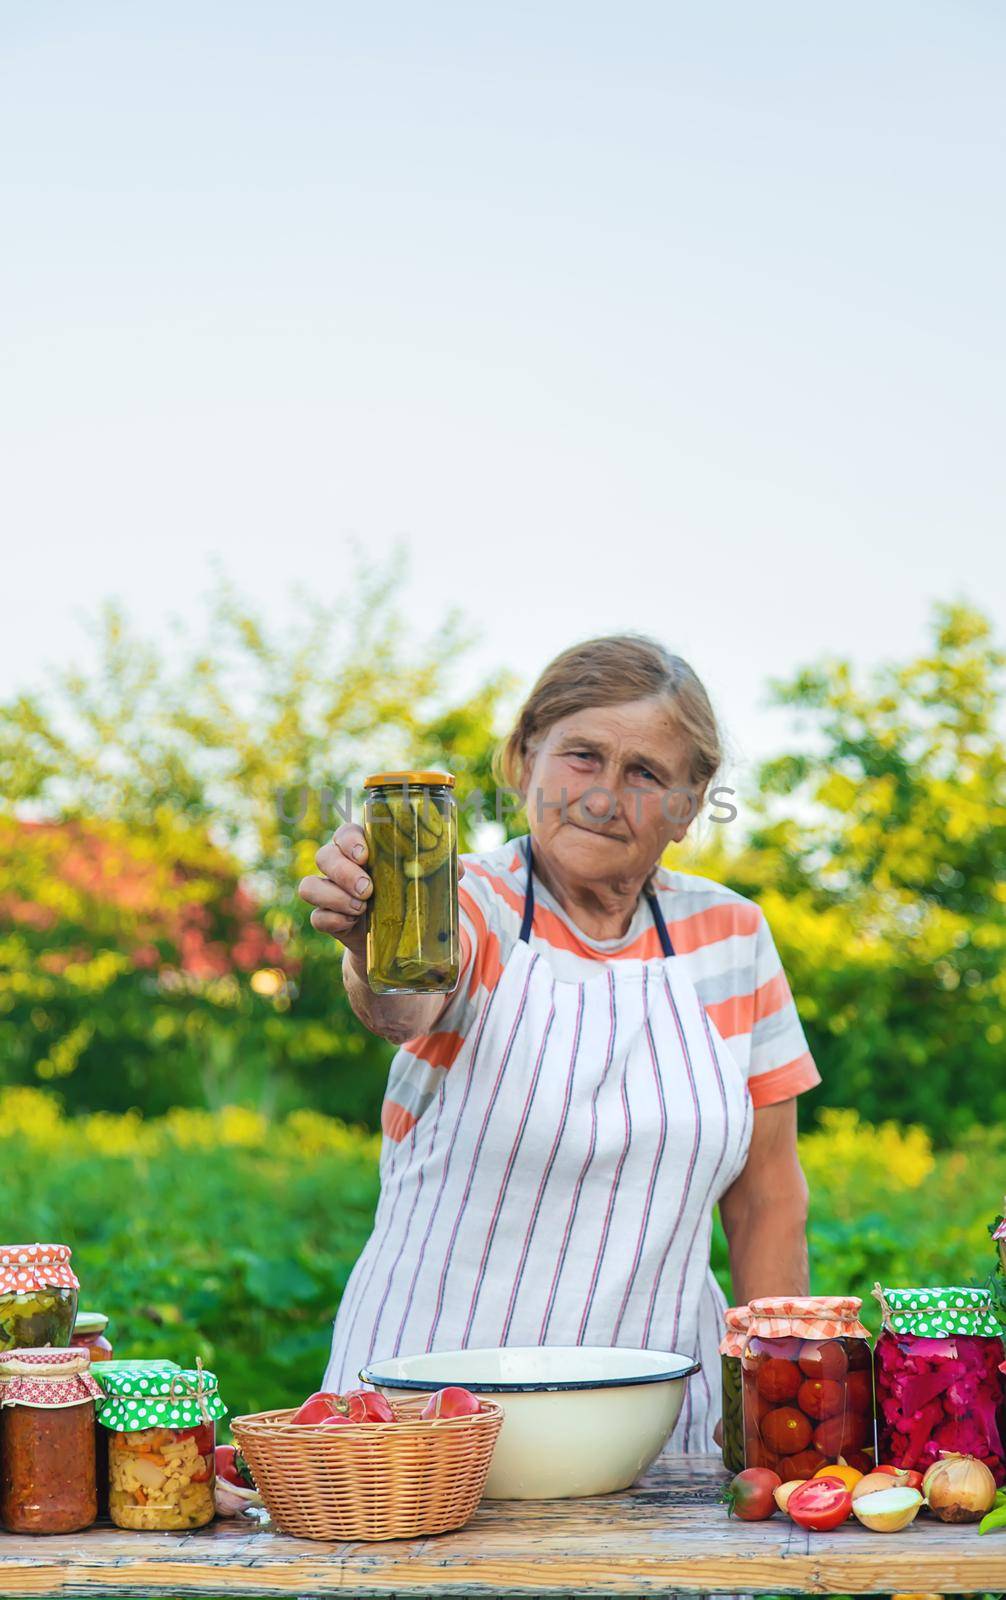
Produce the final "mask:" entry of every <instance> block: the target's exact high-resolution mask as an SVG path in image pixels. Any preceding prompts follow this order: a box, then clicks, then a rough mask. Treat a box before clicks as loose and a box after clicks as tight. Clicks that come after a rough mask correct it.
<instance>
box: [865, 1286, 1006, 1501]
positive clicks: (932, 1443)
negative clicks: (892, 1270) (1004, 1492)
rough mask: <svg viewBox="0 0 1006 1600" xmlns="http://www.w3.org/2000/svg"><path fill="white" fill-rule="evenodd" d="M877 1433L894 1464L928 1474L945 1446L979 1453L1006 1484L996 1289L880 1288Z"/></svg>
mask: <svg viewBox="0 0 1006 1600" xmlns="http://www.w3.org/2000/svg"><path fill="white" fill-rule="evenodd" d="M873 1292H874V1294H875V1295H876V1297H877V1299H878V1300H879V1302H880V1306H881V1310H882V1312H883V1326H882V1328H881V1331H880V1334H879V1336H878V1338H877V1346H876V1349H875V1351H874V1367H875V1375H876V1386H877V1436H878V1446H879V1449H880V1453H881V1455H882V1456H883V1459H884V1460H885V1461H890V1462H891V1463H892V1465H893V1466H896V1467H905V1468H907V1469H908V1470H909V1471H911V1472H925V1470H926V1468H927V1467H929V1466H931V1465H932V1464H933V1462H934V1461H936V1460H938V1459H939V1454H940V1451H943V1450H946V1451H951V1452H954V1453H956V1454H960V1455H969V1456H977V1457H978V1459H979V1460H980V1461H984V1463H985V1465H986V1466H987V1467H988V1468H989V1470H990V1471H991V1473H992V1475H993V1477H994V1478H995V1480H996V1483H997V1484H1002V1483H1006V1448H1004V1443H1006V1387H1004V1383H1006V1380H1004V1378H1003V1374H1002V1372H1001V1371H1000V1370H999V1368H1000V1363H1001V1362H1002V1360H1003V1341H1002V1337H1001V1334H1002V1329H1001V1328H1000V1326H999V1323H998V1322H997V1321H996V1318H995V1315H994V1312H993V1306H992V1293H991V1291H990V1290H989V1289H970V1288H963V1287H961V1286H959V1285H951V1287H949V1288H943V1289H940V1288H935V1289H883V1288H881V1287H880V1285H879V1284H878V1285H877V1287H876V1289H875V1290H874V1291H873Z"/></svg>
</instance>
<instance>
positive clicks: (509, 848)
mask: <svg viewBox="0 0 1006 1600" xmlns="http://www.w3.org/2000/svg"><path fill="white" fill-rule="evenodd" d="M462 859H463V861H464V864H465V876H464V878H463V879H462V881H461V885H460V888H459V891H458V893H459V901H460V912H461V954H462V970H461V977H460V980H459V982H458V986H457V988H456V989H455V990H454V992H453V994H452V995H451V996H450V998H449V1000H448V1002H447V1006H446V1008H445V1010H444V1011H443V1013H442V1014H441V1016H440V1018H439V1020H438V1022H437V1026H436V1029H435V1030H434V1031H433V1032H432V1033H428V1034H423V1035H420V1036H418V1037H416V1038H413V1039H409V1040H408V1041H407V1042H406V1043H405V1044H404V1045H403V1046H402V1047H401V1048H400V1049H399V1050H398V1052H397V1053H396V1055H395V1058H394V1060H393V1061H392V1064H391V1071H390V1073H389V1076H388V1087H387V1091H386V1094H385V1100H384V1109H383V1114H382V1119H381V1120H382V1123H383V1127H384V1132H385V1134H386V1135H387V1136H388V1138H389V1139H391V1140H393V1141H396V1142H397V1141H399V1140H401V1139H402V1138H404V1137H405V1136H406V1134H408V1133H409V1132H410V1130H411V1129H412V1128H413V1127H414V1126H415V1124H416V1122H417V1121H418V1119H419V1118H420V1117H421V1116H422V1114H423V1112H424V1111H425V1109H426V1107H427V1106H428V1105H429V1104H430V1103H431V1101H432V1100H433V1099H434V1097H435V1096H436V1094H437V1093H438V1091H439V1088H440V1084H441V1082H442V1081H443V1076H444V1074H445V1073H446V1072H449V1071H450V1069H451V1066H452V1064H453V1062H454V1060H455V1058H456V1057H457V1055H458V1052H459V1051H460V1049H461V1046H462V1044H463V1043H464V1040H465V1036H466V1034H467V1033H468V1030H469V1028H470V1027H471V1026H472V1024H473V1023H474V1021H475V1019H476V1017H477V1016H478V1014H479V1012H480V1010H481V1008H482V1006H483V1005H484V1003H485V1001H486V999H487V997H488V995H489V993H490V992H491V990H492V989H493V987H494V986H495V984H496V982H497V980H498V978H499V976H500V973H501V972H502V970H503V964H504V962H505V961H506V959H507V957H508V956H509V954H510V952H511V950H512V949H513V946H514V944H515V943H516V941H517V938H518V935H519V933H520V925H521V917H522V914H523V909H524V889H525V884H526V882H527V865H526V858H525V855H524V849H523V845H522V843H521V841H515V840H509V841H508V842H507V843H506V844H503V845H500V846H499V847H498V848H497V849H495V850H489V851H486V852H484V853H482V854H474V855H466V856H464V857H463V858H462ZM655 890H656V894H657V897H658V900H659V903H660V909H661V911H662V912H663V914H664V919H665V921H666V923H667V928H668V932H669V933H670V936H671V941H672V943H673V945H674V952H675V955H677V956H678V957H680V959H681V961H682V963H683V965H684V969H685V971H686V972H687V974H688V976H689V977H690V978H691V980H692V982H693V983H694V985H695V987H696V989H697V991H698V994H699V998H700V999H701V1000H702V1002H703V1004H704V1005H705V1008H706V1011H707V1013H708V1015H709V1017H710V1018H711V1020H712V1021H713V1022H714V1023H715V1024H716V1027H717V1028H718V1029H719V1031H720V1033H721V1034H722V1036H723V1038H724V1039H725V1040H726V1041H727V1043H728V1044H729V1046H730V1049H731V1051H732V1052H733V1055H734V1057H735V1059H736V1061H737V1063H738V1065H739V1067H740V1068H741V1071H742V1072H743V1073H744V1074H745V1075H746V1077H747V1080H748V1084H749V1087H750V1090H751V1098H752V1101H753V1102H754V1104H755V1106H756V1107H757V1106H768V1105H773V1104H775V1103H776V1102H777V1101H780V1100H789V1099H791V1098H792V1097H793V1096H794V1095H797V1094H801V1093H802V1092H803V1091H804V1090H805V1089H812V1088H813V1087H814V1085H815V1084H817V1083H820V1081H821V1080H820V1076H819V1074H818V1071H817V1068H816V1066H815V1065H814V1060H813V1057H812V1056H811V1054H810V1051H809V1050H808V1048H807V1040H806V1038H805V1036H804V1031H803V1028H802V1026H801V1023H800V1018H799V1017H798V1015H797V1010H796V1006H795V1004H794V1003H793V996H792V994H791V992H790V987H789V984H788V983H787V981H786V974H785V973H784V972H783V969H782V963H781V962H780V960H779V955H778V952H777V951H776V947H775V943H774V941H773V939H772V934H771V932H770V931H769V926H768V923H767V922H766V920H765V915H764V913H763V912H762V910H761V909H760V907H759V906H757V905H756V904H755V903H754V901H753V900H747V899H745V898H744V896H743V895H740V894H736V893H735V892H734V890H732V889H727V888H725V887H724V886H723V884H721V883H715V882H714V881H713V880H712V879H711V878H700V877H696V876H694V875H693V874H691V873H688V872H672V871H669V870H668V869H667V868H664V867H661V868H660V869H659V870H658V872H657V875H656V883H655ZM534 899H535V905H534V922H533V925H532V930H531V939H530V943H531V947H532V949H535V950H540V951H542V952H543V954H544V955H545V956H546V958H547V960H548V964H549V966H550V967H551V969H552V971H553V972H554V973H555V976H556V977H557V978H559V979H561V980H566V981H574V982H575V981H579V980H582V979H584V978H590V977H591V976H592V975H593V974H595V973H596V971H597V965H598V963H599V962H608V961H617V960H620V959H626V958H632V957H636V958H640V959H643V960H648V959H650V958H651V957H654V956H660V955H662V953H663V952H662V951H661V948H660V940H659V938H658V935H657V930H656V926H655V924H654V921H653V913H652V912H651V910H650V907H649V904H648V903H647V901H646V899H645V897H642V896H641V897H640V902H639V905H638V906H637V907H636V911H635V915H634V916H633V919H632V922H631V924H630V926H629V928H628V930H627V932H626V933H624V934H623V935H622V936H621V938H618V939H591V938H589V937H588V936H587V935H586V934H585V933H582V932H581V931H580V929H579V928H577V927H576V925H575V924H574V923H573V922H572V921H571V920H570V918H569V916H568V915H567V913H566V912H565V911H564V910H563V909H562V907H561V906H560V905H559V903H558V901H557V900H556V899H555V898H554V896H552V895H551V894H550V893H549V891H548V890H547V889H546V887H545V885H544V884H543V883H542V882H541V880H540V878H538V877H536V878H535V884H534Z"/></svg>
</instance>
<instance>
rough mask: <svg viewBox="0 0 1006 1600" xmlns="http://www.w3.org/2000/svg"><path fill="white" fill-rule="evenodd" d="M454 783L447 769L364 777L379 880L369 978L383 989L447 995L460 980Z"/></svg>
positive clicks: (371, 855)
mask: <svg viewBox="0 0 1006 1600" xmlns="http://www.w3.org/2000/svg"><path fill="white" fill-rule="evenodd" d="M453 788H454V779H453V778H452V777H451V776H450V775H449V774H448V773H446V772H378V773H375V774H374V775H373V776H372V777H370V778H366V779H365V780H364V789H365V790H366V800H365V803H364V815H363V827H364V832H365V834H366V836H367V850H368V861H367V870H368V871H369V873H370V876H371V880H372V882H373V886H374V887H373V892H372V894H371V896H370V900H369V902H368V906H367V981H368V983H369V984H370V987H371V988H372V989H373V990H374V992H375V993H376V994H446V993H449V991H450V990H451V989H453V988H454V986H455V985H456V983H457V981H458V974H459V972H460V962H459V945H458V822H457V807H456V804H455V801H454V795H453V794H452V792H451V791H452V790H453Z"/></svg>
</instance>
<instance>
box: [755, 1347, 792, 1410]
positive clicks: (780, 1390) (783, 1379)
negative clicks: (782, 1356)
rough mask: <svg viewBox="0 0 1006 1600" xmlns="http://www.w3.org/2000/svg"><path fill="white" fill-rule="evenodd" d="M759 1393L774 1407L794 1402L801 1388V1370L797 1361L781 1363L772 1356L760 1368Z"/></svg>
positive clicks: (758, 1378) (757, 1380) (758, 1377)
mask: <svg viewBox="0 0 1006 1600" xmlns="http://www.w3.org/2000/svg"><path fill="white" fill-rule="evenodd" d="M756 1382H757V1384H758V1393H759V1394H760V1395H761V1396H762V1397H763V1398H764V1399H766V1400H768V1401H770V1402H771V1404H772V1405H782V1404H783V1403H784V1402H785V1401H787V1400H792V1399H793V1398H794V1397H795V1395H796V1392H797V1390H798V1389H799V1387H800V1369H799V1367H798V1366H797V1364H796V1362H795V1361H780V1360H779V1358H778V1356H770V1357H769V1359H768V1360H767V1361H763V1362H762V1363H761V1365H760V1367H759V1368H758V1376H757V1379H756Z"/></svg>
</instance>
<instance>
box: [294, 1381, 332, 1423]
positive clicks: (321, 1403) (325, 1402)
mask: <svg viewBox="0 0 1006 1600" xmlns="http://www.w3.org/2000/svg"><path fill="white" fill-rule="evenodd" d="M339 1399H340V1396H339V1395H337V1394H329V1393H328V1392H327V1391H326V1390H324V1389H322V1390H319V1392H318V1393H317V1394H312V1395H308V1397H307V1399H306V1400H305V1401H304V1404H303V1405H302V1406H301V1407H300V1409H299V1410H298V1411H295V1412H294V1414H293V1416H292V1417H291V1418H290V1421H291V1423H296V1424H297V1426H298V1427H301V1428H308V1427H311V1426H313V1424H314V1423H316V1422H327V1421H328V1420H329V1418H330V1417H331V1416H333V1415H334V1414H335V1410H336V1407H337V1406H338V1403H339Z"/></svg>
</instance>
